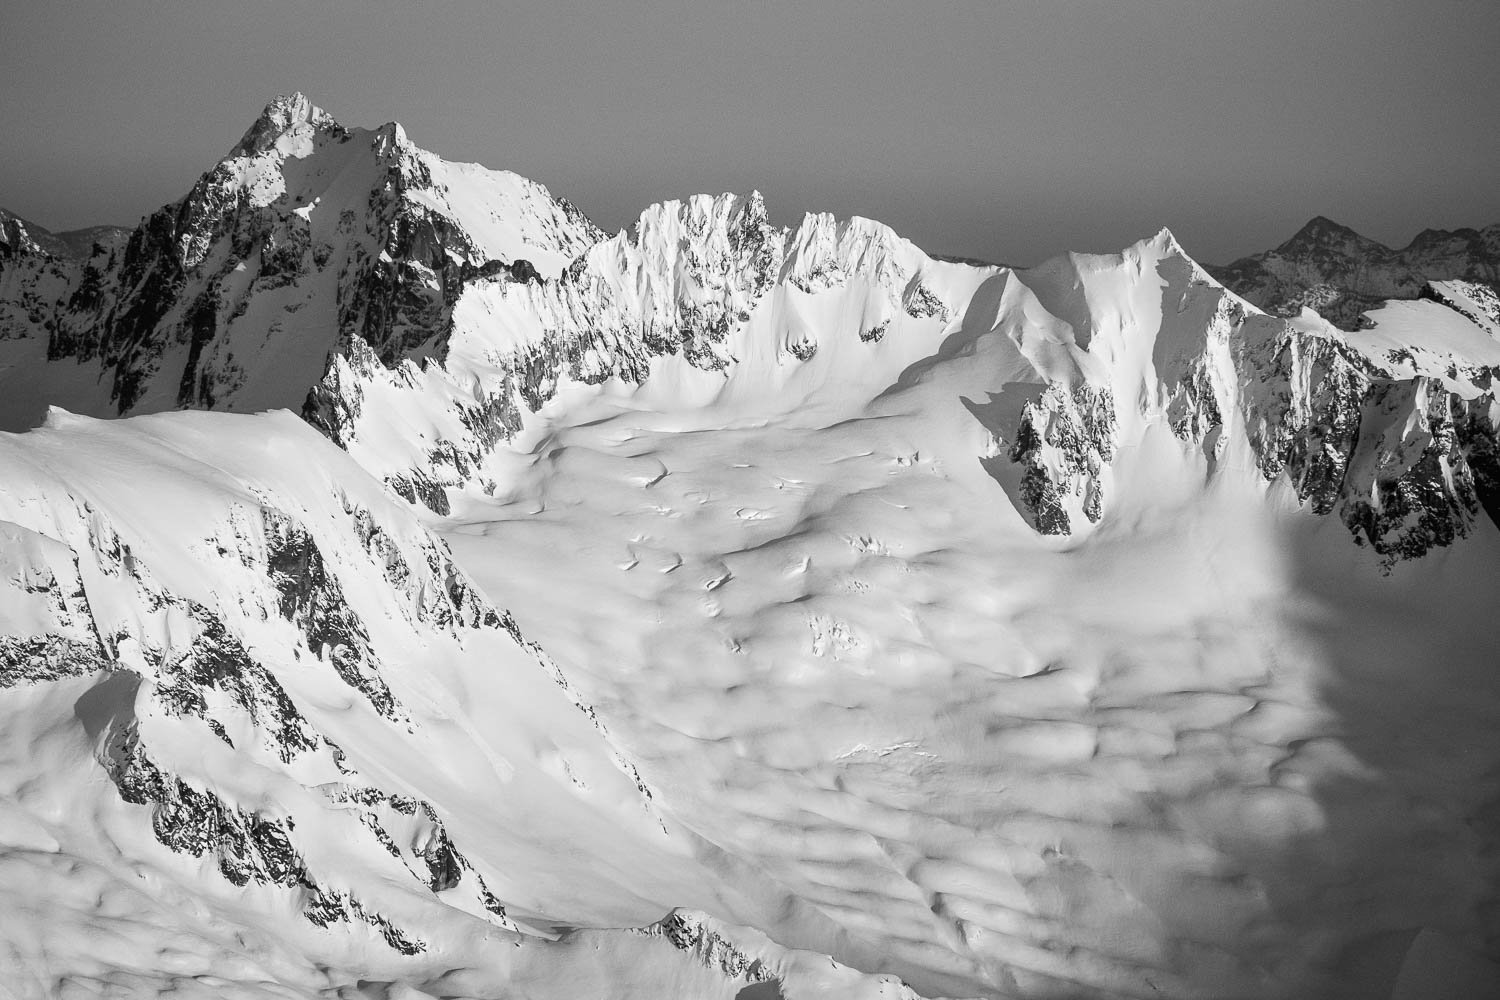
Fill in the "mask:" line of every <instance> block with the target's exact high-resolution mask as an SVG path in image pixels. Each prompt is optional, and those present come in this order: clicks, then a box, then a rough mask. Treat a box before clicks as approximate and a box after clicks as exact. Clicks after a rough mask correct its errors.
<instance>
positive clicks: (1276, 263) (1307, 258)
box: [1207, 215, 1500, 330]
mask: <svg viewBox="0 0 1500 1000" xmlns="http://www.w3.org/2000/svg"><path fill="white" fill-rule="evenodd" d="M1207 270H1208V272H1209V273H1210V274H1212V275H1213V276H1214V277H1215V278H1217V279H1218V280H1219V281H1221V282H1223V283H1224V285H1225V286H1227V287H1228V288H1229V289H1230V290H1232V291H1233V292H1234V293H1235V294H1237V295H1239V296H1240V297H1241V298H1244V299H1246V300H1248V301H1249V302H1251V303H1253V304H1254V305H1256V306H1258V307H1260V308H1261V309H1264V310H1265V311H1266V312H1269V313H1274V314H1275V315H1277V316H1295V315H1297V313H1298V312H1300V311H1301V310H1302V309H1303V308H1304V307H1307V308H1311V309H1315V310H1317V312H1318V314H1319V315H1321V316H1322V317H1323V318H1324V319H1326V320H1328V321H1329V322H1330V323H1332V324H1333V325H1334V326H1337V327H1338V328H1339V329H1341V330H1355V329H1359V327H1360V326H1361V325H1363V324H1362V321H1361V319H1360V317H1361V316H1363V315H1364V314H1365V313H1366V312H1368V311H1370V310H1371V309H1374V308H1376V307H1377V306H1379V305H1380V303H1382V302H1384V301H1385V300H1387V299H1415V298H1418V297H1420V296H1421V295H1422V294H1423V288H1424V286H1425V285H1426V284H1427V283H1428V282H1429V281H1437V280H1447V279H1458V280H1461V281H1470V282H1477V283H1480V284H1484V285H1487V286H1489V287H1490V288H1492V289H1500V224H1496V225H1492V226H1488V227H1486V228H1484V229H1455V230H1452V231H1451V232H1450V231H1448V230H1445V229H1426V230H1423V231H1422V232H1421V233H1419V234H1418V235H1417V237H1416V239H1414V240H1412V241H1411V243H1409V244H1407V246H1406V247H1404V248H1403V249H1400V250H1393V249H1391V248H1390V247H1388V246H1386V245H1384V244H1383V243H1378V242H1376V241H1375V240H1372V239H1369V238H1368V237H1365V236H1361V235H1360V234H1359V233H1356V232H1355V231H1354V230H1352V229H1350V228H1349V227H1348V226H1341V225H1339V224H1338V223H1337V222H1334V221H1333V220H1331V219H1326V218H1324V217H1323V216H1321V215H1320V216H1318V217H1317V218H1314V219H1313V220H1311V221H1310V222H1308V223H1307V225H1305V226H1303V227H1302V228H1301V229H1299V230H1298V231H1297V234H1296V235H1295V236H1293V237H1292V238H1291V239H1289V240H1287V241H1286V242H1285V243H1283V244H1281V245H1280V246H1278V247H1276V248H1275V249H1274V250H1267V251H1265V252H1264V253H1258V254H1252V255H1251V256H1249V257H1241V258H1240V259H1239V260H1237V261H1235V262H1234V263H1232V264H1226V265H1224V266H1223V267H1213V266H1209V267H1208V268H1207Z"/></svg>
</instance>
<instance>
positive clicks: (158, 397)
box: [0, 94, 602, 429]
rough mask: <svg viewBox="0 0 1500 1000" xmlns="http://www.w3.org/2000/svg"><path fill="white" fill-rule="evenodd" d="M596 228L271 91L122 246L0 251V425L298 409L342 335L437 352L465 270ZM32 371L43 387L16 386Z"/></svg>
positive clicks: (386, 351)
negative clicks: (242, 130) (219, 152)
mask: <svg viewBox="0 0 1500 1000" xmlns="http://www.w3.org/2000/svg"><path fill="white" fill-rule="evenodd" d="M601 236H602V234H601V233H599V232H598V230H597V229H596V228H595V227H594V226H593V224H592V223H590V222H589V221H588V220H587V219H585V218H584V217H583V216H582V214H581V213H579V212H578V210H577V209H575V208H573V207H572V206H571V205H569V204H568V203H567V202H564V201H561V200H557V199H554V198H552V196H551V195H550V194H548V192H547V190H546V189H545V188H544V187H542V186H541V185H540V184H536V183H535V182H532V181H529V180H526V179H525V178H522V177H519V176H517V175H515V174H511V173H506V172H502V171H492V170H486V169H484V168H482V167H479V166H477V165H474V164H461V163H448V162H446V161H444V160H442V159H440V158H439V157H437V156H434V155H433V154H431V153H428V152H426V151H424V150H421V149H418V148H417V147H416V146H414V145H412V143H411V142H410V141H408V139H407V138H406V134H405V132H404V131H403V130H402V128H401V127H400V126H399V125H397V124H395V123H389V124H387V125H383V126H381V127H380V128H378V129H374V130H368V129H347V128H345V127H343V126H342V125H340V124H338V123H337V122H336V121H334V120H333V118H332V117H330V116H329V115H328V114H327V113H326V112H324V111H322V110H321V109H319V108H317V107H314V106H313V105H312V103H311V102H310V101H308V99H307V98H305V97H303V96H302V95H300V94H296V95H292V96H291V97H283V98H278V99H276V100H275V101H273V102H272V103H271V104H269V105H268V106H267V107H266V109H265V111H264V112H263V113H262V114H261V116H260V118H258V119H257V120H256V122H255V123H254V124H253V125H252V126H251V127H250V129H249V131H247V132H246V134H245V137H244V138H243V139H242V140H241V141H240V142H239V144H238V145H236V146H235V148H234V149H233V150H232V151H231V152H230V153H229V155H228V156H226V157H225V158H224V159H223V160H221V161H220V162H219V163H218V165H217V166H215V167H214V168H213V169H212V170H210V171H209V172H208V173H206V174H204V176H203V177H202V179H201V180H200V181H199V182H198V184H197V185H196V186H195V187H194V189H193V190H192V191H191V192H189V193H188V195H187V196H185V197H184V198H183V199H182V200H181V201H180V202H178V203H176V204H173V205H168V206H166V207H165V208H163V209H161V210H160V211H158V212H157V213H155V214H154V215H152V216H150V217H149V218H147V219H145V220H143V221H142V223H141V225H140V226H139V227H137V228H136V230H135V231H134V232H133V233H132V234H131V235H130V239H129V241H128V242H127V243H126V244H125V245H124V246H123V247H121V246H111V247H109V248H107V252H106V253H103V254H96V255H95V256H94V257H92V258H90V259H89V260H88V261H87V262H86V263H84V264H82V265H79V264H77V263H76V262H73V261H61V260H60V259H59V258H57V257H56V256H55V255H53V254H50V253H48V252H47V249H46V248H45V247H42V246H40V245H38V244H36V243H35V242H34V241H32V242H31V243H30V244H29V245H27V246H24V247H18V252H17V254H15V255H13V256H12V257H8V258H4V259H0V293H3V295H0V298H3V300H4V301H5V302H6V303H8V304H10V308H11V309H12V310H13V311H14V310H15V309H16V305H15V303H18V302H26V303H28V308H27V310H26V312H27V313H28V316H29V319H30V325H29V327H28V326H27V325H26V324H23V323H19V322H15V321H12V322H9V323H7V324H6V325H5V326H4V327H3V328H0V400H3V402H0V426H3V427H6V428H9V429H19V428H21V427H25V426H30V424H32V423H34V422H35V421H36V420H37V419H39V417H40V412H41V410H40V409H38V408H37V401H38V399H42V400H43V401H44V402H47V403H53V404H60V405H65V406H68V407H70V408H72V409H74V410H79V411H87V412H91V413H95V414H98V415H116V414H127V413H148V412H153V411H157V410H164V409H172V408H175V407H179V406H188V407H211V408H217V409H225V410H257V409H262V408H265V407H270V406H290V407H293V408H296V407H299V406H301V404H302V402H303V399H304V397H305V396H306V393H307V390H308V388H309V387H311V386H312V385H313V384H315V383H316V382H317V381H318V380H319V379H320V378H321V377H322V375H323V373H324V369H325V367H326V365H327V362H328V358H329V356H330V354H331V353H333V352H336V351H347V350H349V349H350V345H351V344H352V343H358V344H359V345H360V346H361V347H362V348H364V349H365V350H368V351H371V352H373V353H374V354H375V355H377V356H379V357H380V358H381V359H382V360H383V361H385V362H386V363H387V364H393V363H394V362H395V361H396V360H397V359H399V358H403V357H408V356H421V355H423V354H427V353H432V352H434V351H438V352H440V351H441V335H442V334H443V332H444V330H445V317H446V314H447V310H448V309H449V308H450V307H451V305H452V300H453V297H454V296H455V295H456V293H457V289H458V287H459V286H460V284H461V282H462V280H463V278H464V276H465V275H467V274H471V273H477V272H478V271H479V270H481V269H483V268H485V267H489V268H491V269H494V268H501V269H504V268H507V267H512V266H514V267H516V268H517V269H518V273H524V274H534V273H538V272H540V273H545V274H556V273H557V272H558V271H560V270H561V269H562V268H563V267H564V266H565V265H567V264H568V262H569V261H571V260H572V259H573V258H574V257H575V256H577V255H578V254H579V253H580V252H582V251H583V250H584V249H585V248H587V247H588V246H589V245H590V244H592V243H593V242H595V241H596V240H598V239H599V238H600V237H601ZM521 261H525V262H526V263H525V264H521V263H519V262H521ZM0 318H3V317H0ZM43 358H45V359H46V363H45V364H44V363H43V362H42V359H43ZM36 378H42V379H45V380H47V381H48V383H49V385H50V386H51V387H52V391H51V392H50V393H49V394H48V395H47V396H45V397H41V396H39V395H38V393H37V392H36V391H34V390H33V391H26V388H25V386H26V383H27V382H28V381H29V380H31V379H36Z"/></svg>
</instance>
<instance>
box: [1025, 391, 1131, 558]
mask: <svg viewBox="0 0 1500 1000" xmlns="http://www.w3.org/2000/svg"><path fill="white" fill-rule="evenodd" d="M1115 440H1116V434H1115V404H1114V399H1113V397H1112V395H1111V393H1110V391H1109V389H1107V388H1102V387H1096V386H1090V385H1087V384H1083V385H1079V386H1077V387H1075V388H1074V389H1072V390H1069V389H1066V388H1064V387H1063V386H1062V385H1060V384H1056V383H1054V384H1052V385H1050V386H1048V387H1047V389H1046V390H1045V391H1044V392H1043V393H1042V394H1041V396H1040V397H1038V398H1037V399H1036V400H1033V401H1032V402H1029V403H1027V404H1026V406H1025V408H1024V409H1023V410H1022V413H1021V420H1020V424H1019V426H1018V428H1017V430H1016V432H1015V438H1014V443H1013V444H1012V445H1011V448H1010V456H1009V457H1010V460H1011V461H1012V462H1015V463H1017V464H1018V465H1020V466H1022V467H1023V468H1024V469H1025V472H1024V473H1023V475H1022V479H1021V500H1022V503H1023V504H1024V505H1025V507H1026V509H1027V510H1028V511H1029V512H1030V513H1031V519H1032V523H1033V524H1034V525H1035V526H1036V529H1037V531H1039V532H1041V533H1042V534H1044V535H1066V534H1068V533H1069V532H1070V531H1071V530H1072V521H1071V519H1070V517H1069V515H1068V511H1067V503H1066V499H1067V498H1068V497H1069V496H1072V497H1076V498H1077V499H1078V500H1079V501H1080V502H1081V505H1082V511H1083V515H1084V517H1085V518H1087V519H1088V521H1089V523H1091V524H1092V523H1094V522H1097V521H1098V520H1099V518H1100V516H1101V515H1102V514H1103V511H1104V496H1103V488H1102V485H1101V483H1100V476H1101V474H1102V473H1103V471H1104V467H1105V466H1106V465H1108V464H1109V462H1110V460H1111V459H1112V458H1114V451H1115Z"/></svg>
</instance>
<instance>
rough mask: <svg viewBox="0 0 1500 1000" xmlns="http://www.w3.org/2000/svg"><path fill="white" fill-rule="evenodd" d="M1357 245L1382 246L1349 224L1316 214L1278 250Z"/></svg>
mask: <svg viewBox="0 0 1500 1000" xmlns="http://www.w3.org/2000/svg"><path fill="white" fill-rule="evenodd" d="M1351 244H1352V245H1356V246H1361V247H1371V248H1375V247H1380V246H1381V244H1379V243H1376V242H1375V241H1374V240H1372V239H1370V238H1368V237H1366V236H1361V235H1360V234H1359V233H1357V232H1355V231H1354V230H1353V229H1350V228H1349V227H1348V226H1346V225H1343V224H1342V223H1339V222H1334V221H1333V220H1332V219H1330V218H1328V216H1326V215H1315V216H1313V217H1312V218H1311V219H1309V220H1308V221H1307V223H1306V224H1305V225H1304V226H1303V227H1302V228H1301V229H1299V230H1297V234H1296V235H1295V236H1293V237H1292V238H1291V239H1289V240H1287V241H1286V242H1285V243H1283V244H1282V245H1281V246H1280V247H1278V248H1277V249H1278V250H1281V251H1289V250H1290V251H1295V250H1299V249H1306V248H1307V247H1329V246H1347V245H1351Z"/></svg>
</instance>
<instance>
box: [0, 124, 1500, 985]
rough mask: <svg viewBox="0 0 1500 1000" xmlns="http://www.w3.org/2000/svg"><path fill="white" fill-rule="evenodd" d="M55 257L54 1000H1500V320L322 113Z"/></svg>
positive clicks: (5, 949) (31, 389)
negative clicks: (945, 234)
mask: <svg viewBox="0 0 1500 1000" xmlns="http://www.w3.org/2000/svg"><path fill="white" fill-rule="evenodd" d="M0 221H3V222H4V224H5V226H6V227H7V228H5V229H4V231H3V233H0V235H3V236H4V240H3V241H0V421H3V423H4V424H5V425H6V426H12V427H17V428H26V427H29V428H30V429H29V430H25V431H24V432H20V433H3V434H0V998H4V1000H10V998H16V1000H32V998H42V997H65V998H68V1000H72V998H75V997H77V998H84V997H90V998H92V997H155V996H162V995H168V996H183V997H203V998H209V997H214V998H219V997H232V998H252V997H253V998H263V997H264V998H272V997H274V998H335V997H337V998H339V1000H355V998H369V1000H376V998H378V1000H419V998H424V997H428V998H460V997H468V998H499V997H516V998H535V1000H552V998H557V1000H563V998H574V997H631V998H633V997H640V998H647V997H651V998H659V997H708V998H724V1000H729V998H741V1000H772V998H777V997H785V998H787V1000H803V998H813V997H849V998H876V997H885V998H890V1000H916V998H917V997H919V996H925V997H985V998H996V1000H1103V998H1133V1000H1134V998H1138V1000H1155V998H1162V997H1169V998H1176V1000H1199V998H1236V1000H1240V998H1244V1000H1249V998H1266V1000H1280V998H1286V1000H1292V998H1299V1000H1300V998H1324V997H1327V998H1349V1000H1356V998H1357V1000H1365V998H1382V1000H1383V998H1387V997H1390V998H1399V1000H1437V998H1454V997H1464V998H1482V997H1488V996H1500V737H1497V734H1500V670H1497V654H1500V635H1497V632H1496V609H1497V608H1500V530H1497V528H1496V518H1497V517H1500V513H1497V512H1500V434H1497V431H1496V428H1497V426H1500V404H1497V403H1496V395H1495V393H1496V381H1495V380H1496V378H1497V377H1500V340H1497V330H1500V325H1497V324H1500V312H1497V306H1496V304H1495V303H1496V300H1495V297H1494V295H1493V293H1492V291H1491V290H1490V289H1489V288H1488V287H1487V286H1482V285H1478V284H1475V283H1473V282H1469V281H1461V280H1446V281H1434V282H1432V283H1431V284H1429V285H1427V286H1426V287H1425V290H1424V293H1423V294H1424V298H1423V299H1421V300H1410V301H1392V302H1389V303H1387V304H1385V305H1384V306H1383V307H1382V308H1379V309H1376V310H1374V311H1372V312H1370V313H1369V319H1370V323H1369V324H1367V325H1366V326H1365V327H1364V328H1361V329H1358V330H1354V331H1345V330H1342V329H1339V328H1337V327H1335V326H1332V325H1330V324H1329V323H1328V322H1326V321H1325V320H1324V318H1323V317H1322V316H1320V315H1319V314H1318V313H1317V312H1315V311H1313V310H1312V309H1304V310H1303V311H1302V312H1301V314H1300V315H1298V316H1295V317H1291V318H1281V317H1277V316H1272V315H1269V314H1267V313H1263V312H1262V311H1260V310H1259V309H1257V308H1256V307H1254V306H1252V305H1250V304H1249V303H1247V302H1246V301H1244V300H1243V299H1241V298H1239V297H1238V296H1236V295H1234V294H1233V293H1232V292H1230V291H1229V290H1227V289H1226V288H1224V287H1223V286H1222V285H1220V284H1219V283H1218V282H1217V281H1215V280H1214V279H1213V278H1212V277H1211V276H1210V275H1209V274H1208V273H1207V272H1206V271H1205V270H1204V269H1203V268H1201V267H1199V266H1198V264H1197V263H1195V262H1194V261H1193V260H1192V258H1191V257H1190V256H1188V254H1187V253H1186V252H1185V251H1184V250H1183V248H1181V247H1180V246H1178V244H1177V243H1176V241H1175V239H1173V237H1172V235H1171V234H1170V233H1169V232H1167V231H1166V230H1163V231H1161V232H1160V233H1159V234H1157V235H1156V236H1154V237H1152V238H1149V239H1146V240H1142V241H1141V242H1140V243H1138V244H1136V245H1134V246H1132V247H1129V248H1127V249H1125V250H1124V251H1123V252H1121V253H1119V254H1107V255H1083V254H1068V255H1064V256H1061V257H1058V258H1056V259H1054V260H1052V261H1049V262H1046V263H1044V264H1042V265H1040V266H1038V267H1035V268H1030V269H1025V270H1012V269H1006V268H996V267H988V266H977V265H969V264H964V263H954V262H947V261H942V260H937V259H935V258H931V257H929V256H928V255H927V254H925V253H923V252H922V251H921V250H920V249H918V248H917V247H915V246H913V245H912V244H910V243H909V242H907V241H905V240H903V239H902V238H901V237H899V236H898V235H897V234H895V233H893V232H892V231H891V230H889V229H888V228H886V227H885V226H883V225H881V224H879V223H877V222H874V221H871V220H866V219H852V220H847V221H839V220H835V219H833V218H831V217H829V216H820V215H809V216H807V217H806V218H804V219H803V220H802V221H801V222H800V223H799V224H798V225H797V226H795V227H791V228H784V227H778V226H776V225H773V224H772V223H771V222H770V219H769V216H768V215H767V210H766V206H765V205H764V204H763V202H762V200H761V199H760V196H759V195H757V194H752V195H749V196H745V197H739V196H735V195H721V196H698V197H694V198H690V199H687V200H685V201H678V202H667V203H663V204H661V205H657V206H652V207H651V208H649V209H647V210H646V211H645V212H644V213H642V215H641V218H640V220H639V221H638V223H637V225H636V226H635V227H633V228H632V229H631V230H630V231H628V232H625V233H621V234H618V235H616V236H613V237H606V236H605V234H603V233H600V232H598V231H597V229H595V228H594V227H593V226H592V223H589V222H588V220H587V219H585V218H583V217H582V215H581V214H580V213H578V212H577V210H576V209H574V208H573V207H572V206H571V205H569V204H568V203H566V202H564V201H562V200H560V199H554V198H552V196H551V195H550V194H548V193H547V191H546V189H544V188H542V187H541V186H540V185H536V184H534V183H533V182H530V181H527V180H525V179H524V178H519V177H516V176H515V175H512V174H505V173H502V172H493V171H488V170H485V169H484V168H481V167H478V166H475V165H466V164H451V163H446V162H445V161H442V160H441V159H439V158H438V157H436V156H434V155H433V154H431V153H427V152H425V151H423V150H419V149H417V148H416V147H415V146H413V145H412V144H411V143H410V142H409V141H408V140H407V139H406V137H405V134H404V132H403V131H402V130H401V129H400V127H399V126H396V125H394V124H392V125H387V126H383V127H382V128H380V129H376V130H348V129H345V128H343V126H340V125H338V123H337V122H335V121H333V119H332V118H331V117H329V116H327V115H326V113H324V112H322V111H321V110H319V109H317V108H316V107H314V106H313V105H312V104H311V103H310V102H308V101H307V100H306V98H302V97H300V95H299V96H296V97H293V98H283V99H278V101H276V102H273V103H272V105H271V106H269V107H268V108H267V110H266V112H265V114H264V115H263V116H262V117H261V119H260V120H258V121H257V123H256V124H255V125H254V126H252V128H251V130H250V132H248V133H247V134H246V137H245V139H244V140H243V141H242V142H241V143H240V145H239V146H237V147H236V148H235V150H233V151H232V152H231V154H230V155H229V156H227V157H226V158H225V160H224V161H222V162H221V163H220V164H219V165H218V166H217V167H216V168H215V169H214V170H213V171H211V172H210V173H208V174H206V175H205V176H204V180H203V181H201V182H200V184H199V186H198V188H195V190H194V192H193V193H192V194H190V195H189V196H188V197H187V198H185V199H184V200H183V202H181V203H179V204H178V205H176V206H169V207H168V208H167V209H164V210H163V211H162V212H160V213H158V214H157V215H155V216H153V217H151V219H148V220H147V221H146V222H145V223H143V226H142V227H141V228H140V229H138V230H137V231H136V232H135V233H134V234H133V235H132V236H131V237H130V238H129V241H128V242H123V243H121V242H118V241H117V242H116V243H114V244H111V246H110V247H103V246H101V247H99V248H98V250H97V251H96V252H94V253H93V254H92V256H90V257H89V258H87V260H86V261H84V260H82V259H71V258H70V259H64V258H63V257H61V256H58V255H57V254H56V253H53V252H52V251H51V250H48V249H47V248H46V247H45V246H43V245H42V243H40V242H37V241H36V240H34V239H31V238H30V237H28V236H27V235H26V233H25V231H24V228H22V227H21V223H20V222H17V221H14V220H11V219H10V218H9V217H6V218H5V219H3V220H0ZM43 242H46V241H43ZM54 242H55V241H54ZM47 245H48V246H51V245H52V244H51V243H48V244H47ZM122 248H123V249H122ZM36 316H44V317H45V318H46V320H47V322H46V323H43V322H40V321H38V320H36V319H35V317H36ZM49 324H50V325H49ZM48 406H51V409H46V407H48ZM288 406H290V407H300V410H299V412H292V411H291V410H288V409H278V408H276V407H288ZM174 408H182V409H179V410H178V411H177V412H152V411H170V410H174ZM214 410H217V411H261V412H205V411H214ZM44 411H45V413H46V416H45V419H42V420H40V422H38V419H37V414H40V413H42V412H44ZM83 414H87V415H83ZM104 417H117V418H118V419H100V418H104Z"/></svg>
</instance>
